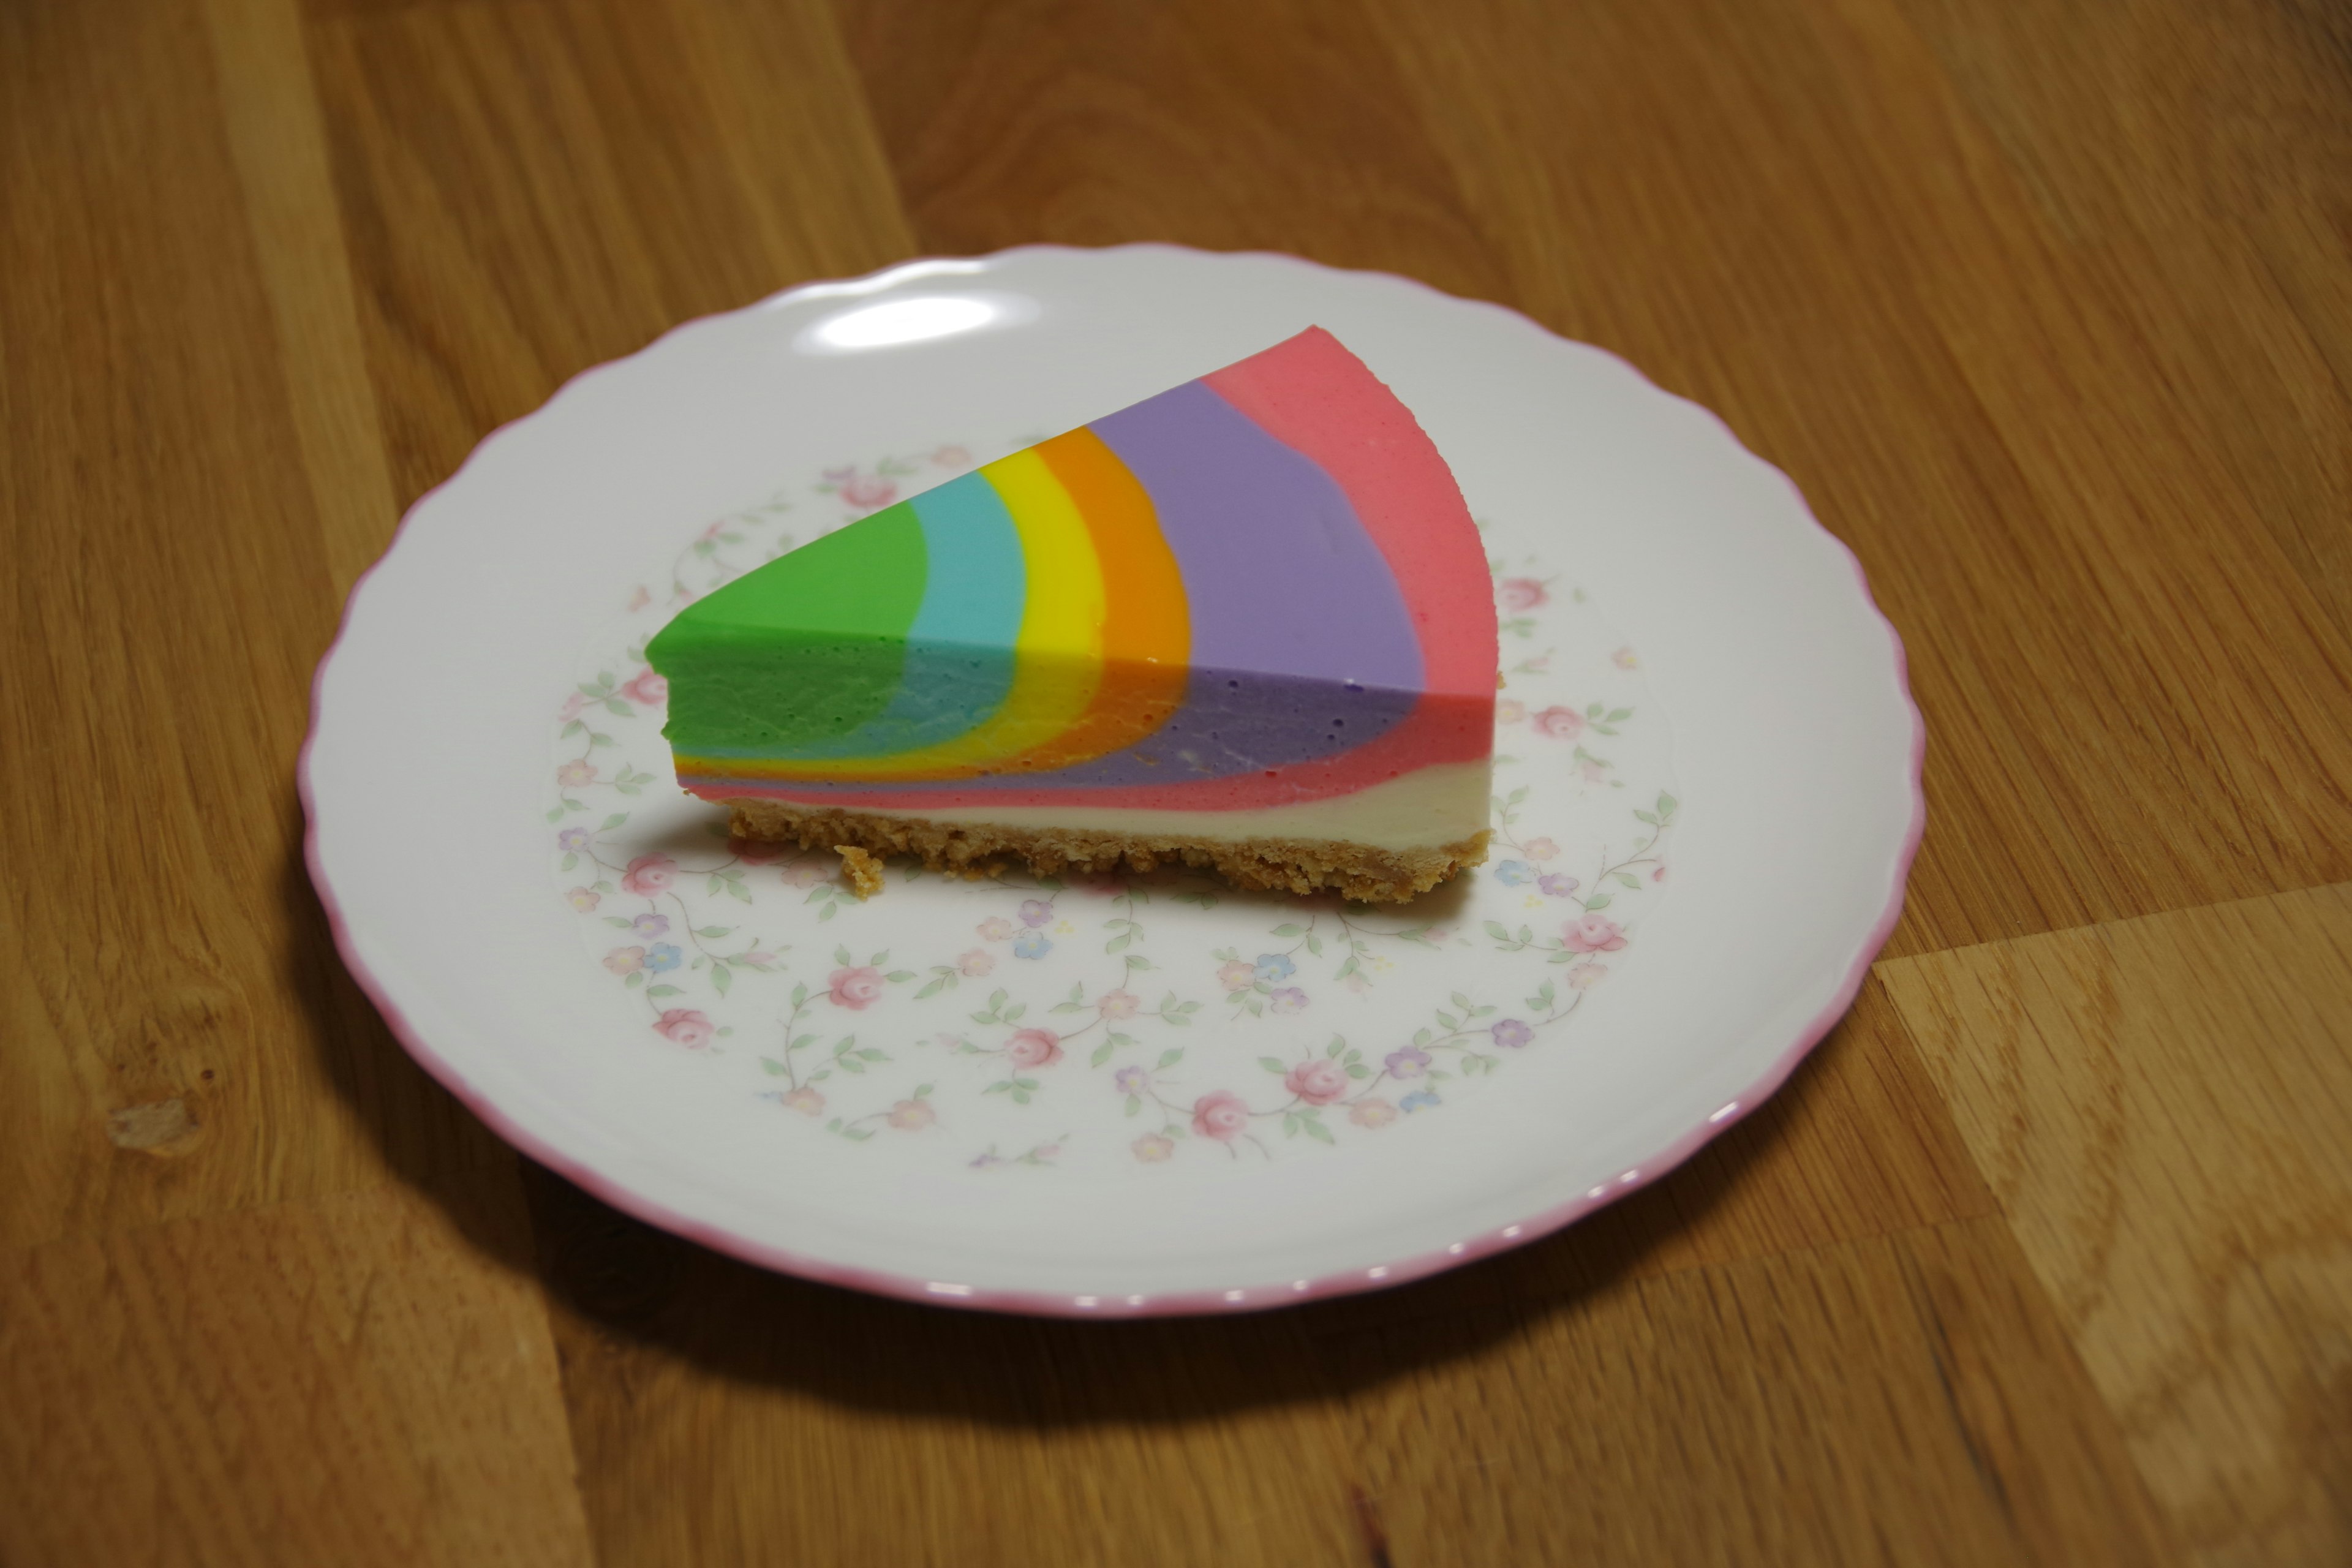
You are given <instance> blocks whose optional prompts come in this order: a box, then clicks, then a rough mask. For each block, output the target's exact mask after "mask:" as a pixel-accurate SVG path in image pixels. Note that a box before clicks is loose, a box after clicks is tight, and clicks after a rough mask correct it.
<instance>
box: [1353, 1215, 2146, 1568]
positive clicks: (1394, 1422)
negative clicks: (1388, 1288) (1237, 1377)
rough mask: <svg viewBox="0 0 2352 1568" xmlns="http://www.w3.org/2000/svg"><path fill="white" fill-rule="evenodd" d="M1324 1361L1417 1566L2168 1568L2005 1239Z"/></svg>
mask: <svg viewBox="0 0 2352 1568" xmlns="http://www.w3.org/2000/svg"><path fill="white" fill-rule="evenodd" d="M1492 1313H1493V1314H1497V1315H1499V1316H1500V1317H1501V1318H1502V1319H1503V1320H1504V1321H1502V1322H1500V1323H1497V1324H1496V1325H1495V1327H1496V1328H1498V1329H1502V1330H1504V1332H1503V1333H1502V1335H1501V1337H1500V1338H1498V1339H1497V1340H1496V1342H1495V1343H1494V1344H1493V1345H1492V1346H1491V1347H1489V1348H1486V1349H1483V1350H1480V1351H1478V1352H1474V1353H1473V1354H1471V1355H1470V1356H1468V1357H1466V1358H1465V1361H1464V1362H1463V1363H1459V1364H1455V1363H1447V1364H1445V1365H1444V1367H1443V1368H1442V1370H1439V1371H1435V1372H1427V1371H1416V1370H1407V1369H1411V1368H1412V1366H1413V1363H1414V1362H1415V1361H1416V1360H1417V1359H1418V1353H1417V1352H1420V1350H1421V1347H1422V1345H1423V1343H1424V1342H1429V1341H1436V1342H1459V1341H1461V1340H1463V1339H1465V1338H1467V1337H1469V1336H1470V1335H1471V1334H1474V1333H1475V1331H1476V1330H1477V1328H1478V1327H1479V1326H1480V1325H1478V1324H1475V1322H1472V1323H1465V1321H1463V1320H1462V1319H1459V1318H1455V1317H1451V1316H1449V1317H1444V1318H1439V1319H1430V1320H1421V1319H1408V1318H1404V1317H1402V1315H1401V1314H1400V1315H1399V1316H1398V1317H1397V1318H1396V1319H1394V1320H1392V1321H1391V1322H1390V1323H1388V1324H1386V1325H1384V1326H1383V1327H1381V1329H1379V1330H1378V1331H1370V1332H1366V1333H1362V1334H1358V1335H1350V1336H1347V1337H1345V1338H1342V1339H1339V1340H1337V1341H1334V1342H1330V1343H1329V1344H1328V1345H1327V1347H1326V1349H1325V1354H1326V1356H1327V1358H1328V1361H1329V1362H1330V1363H1331V1364H1333V1365H1334V1366H1335V1367H1337V1368H1340V1369H1344V1371H1342V1373H1340V1375H1342V1376H1343V1377H1344V1376H1348V1375H1350V1374H1352V1375H1353V1376H1356V1377H1360V1378H1362V1379H1365V1380H1367V1381H1370V1382H1372V1383H1373V1386H1372V1387H1371V1389H1370V1391H1369V1392H1367V1393H1365V1394H1361V1395H1360V1396H1358V1397H1357V1398H1356V1399H1355V1400H1354V1401H1353V1405H1354V1411H1355V1414H1356V1417H1357V1420H1358V1422H1359V1423H1360V1437H1359V1441H1360V1444H1361V1445H1362V1447H1363V1449H1364V1452H1365V1454H1366V1457H1367V1458H1366V1476H1367V1485H1368V1488H1369V1490H1370V1497H1371V1499H1372V1500H1373V1501H1374V1503H1375V1505H1376V1506H1377V1508H1378V1510H1379V1515H1380V1518H1381V1528H1382V1530H1383V1531H1384V1533H1385V1534H1386V1536H1387V1539H1388V1541H1389V1542H1390V1545H1391V1552H1392V1554H1393V1556H1394V1558H1395V1560H1396V1561H1398V1562H1403V1563H1463V1564H1487V1563H1493V1564H1509V1563H1588V1562H1628V1561H1631V1562H1665V1563H1728V1562H1767V1563H1874V1562H1887V1563H2016V1562H2039V1563H2088V1562H2103V1563H2105V1562H2112V1563H2147V1562H2160V1561H2165V1560H2166V1558H2165V1555H2164V1553H2163V1552H2162V1550H2161V1548H2160V1546H2159V1544H2158V1543H2159V1541H2160V1539H2161V1538H2160V1536H2159V1535H2158V1533H2157V1532H2156V1531H2154V1530H2152V1529H2151V1528H2150V1526H2151V1522H2152V1521H2151V1520H2150V1517H2149V1510H2148V1508H2147V1502H2146V1500H2145V1497H2144V1495H2143V1494H2142V1492H2141V1489H2140V1487H2139V1482H2138V1478H2137V1476H2135V1475H2134V1474H2133V1473H2132V1468H2131V1462H2130V1460H2129V1458H2127V1457H2126V1454H2125V1453H2124V1450H2123V1446H2122V1444H2121V1443H2120V1441H2119V1440H2118V1438H2117V1435H2116V1430H2115V1425H2114V1421H2113V1418H2112V1417H2111V1416H2110V1415H2108V1413H2107V1412H2106V1411H2105V1409H2104V1408H2103V1407H2101V1406H2099V1405H2098V1404H2097V1403H2096V1401H2095V1400H2092V1399H2088V1398H2086V1397H2085V1394H2086V1392H2087V1385H2086V1382H2085V1380H2084V1376H2083V1373H2082V1369H2081V1367H2080V1365H2079V1364H2078V1363H2076V1362H2075V1361H2074V1356H2073V1354H2072V1352H2071V1350H2070V1348H2069V1347H2068V1346H2067V1344H2066V1342H2065V1338H2064V1335H2063V1333H2062V1332H2061V1331H2059V1329H2058V1326H2057V1324H2056V1322H2055V1321H2053V1319H2052V1317H2051V1314H2050V1312H2049V1309H2048V1306H2047V1304H2046V1302H2045V1301H2044V1300H2042V1297H2041V1295H2040V1293H2039V1291H2038V1290H2036V1289H2035V1288H2034V1287H2033V1285H2032V1280H2031V1278H2030V1277H2029V1276H2028V1275H2027V1273H2026V1270H2025V1268H2024V1264H2023V1259H2022V1258H2020V1257H2019V1256H2018V1253H2017V1247H2016V1244H2015V1242H2014V1240H2013V1239H2012V1238H2011V1237H2010V1236H2009V1234H2008V1233H2007V1232H2006V1231H2005V1230H2004V1229H2003V1228H2002V1227H2001V1226H2000V1224H1999V1222H1998V1221H1995V1220H1979V1221H1971V1222H1965V1223H1961V1224H1957V1225H1953V1226H1936V1227H1927V1228H1923V1229H1920V1230H1915V1231H1911V1232H1907V1233H1906V1234H1905V1235H1903V1236H1901V1237H1887V1238H1880V1239H1874V1240H1870V1241H1864V1242H1857V1243H1853V1244H1851V1245H1847V1246H1843V1247H1830V1248H1825V1249H1822V1250H1818V1251H1811V1252H1802V1253H1795V1254H1790V1255H1787V1256H1784V1257H1782V1258H1776V1259H1772V1260H1769V1261H1749V1262H1743V1263H1738V1264H1733V1265H1729V1266H1726V1267H1722V1268H1706V1269H1700V1270H1694V1271H1688V1272H1684V1273H1679V1274H1674V1275H1669V1276H1666V1277H1664V1278H1663V1279H1653V1280H1639V1281H1633V1280H1616V1281H1610V1282H1596V1286H1595V1288H1594V1289H1591V1291H1590V1293H1588V1294H1586V1295H1585V1296H1583V1297H1581V1298H1580V1299H1577V1300H1572V1301H1570V1302H1569V1303H1567V1304H1566V1305H1565V1306H1563V1307H1561V1308H1560V1309H1559V1310H1550V1311H1540V1310H1539V1311H1533V1312H1530V1311H1528V1310H1526V1309H1525V1308H1496V1309H1493V1310H1492Z"/></svg>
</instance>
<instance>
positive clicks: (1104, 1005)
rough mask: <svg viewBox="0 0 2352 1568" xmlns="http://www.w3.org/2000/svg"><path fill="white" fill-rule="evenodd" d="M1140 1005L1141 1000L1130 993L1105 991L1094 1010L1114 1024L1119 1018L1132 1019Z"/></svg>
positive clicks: (1141, 1003)
mask: <svg viewBox="0 0 2352 1568" xmlns="http://www.w3.org/2000/svg"><path fill="white" fill-rule="evenodd" d="M1142 1005H1143V998H1142V997H1140V996H1138V995H1137V994H1135V993H1134V992H1132V991H1106V992H1104V993H1103V994H1102V1000H1101V1001H1099V1002H1097V1003H1096V1004H1095V1010H1096V1011H1097V1012H1098V1013H1100V1014H1101V1015H1102V1016H1104V1017H1106V1018H1108V1019H1110V1020H1111V1021H1112V1022H1114V1023H1116V1022H1117V1021H1118V1020H1119V1019H1121V1018H1132V1017H1134V1016H1135V1015H1136V1012H1137V1010H1138V1009H1139V1008H1140V1007H1141V1006H1142Z"/></svg>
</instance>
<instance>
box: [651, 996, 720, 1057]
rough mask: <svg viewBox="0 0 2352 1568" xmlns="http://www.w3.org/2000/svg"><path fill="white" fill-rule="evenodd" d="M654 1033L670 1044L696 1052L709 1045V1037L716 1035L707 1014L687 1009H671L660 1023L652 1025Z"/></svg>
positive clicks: (662, 1017)
mask: <svg viewBox="0 0 2352 1568" xmlns="http://www.w3.org/2000/svg"><path fill="white" fill-rule="evenodd" d="M654 1032H655V1033H656V1034H657V1035H661V1036H664V1037H667V1039H668V1040H669V1042H670V1044H672V1045H674V1046H684V1047H686V1048H687V1049H688V1050H689V1051H698V1050H700V1049H701V1048H702V1047H705V1046H707V1045H709V1043H710V1037H711V1036H712V1035H713V1034H714V1033H716V1031H715V1030H714V1029H712V1027H711V1025H710V1019H709V1016H708V1015H707V1014H702V1013H698V1012H695V1011H694V1010H693V1009H692V1008H689V1007H672V1008H671V1009H670V1010H669V1011H668V1012H667V1013H664V1014H663V1015H662V1016H661V1018H660V1021H659V1022H657V1023H656V1024H655V1025H654Z"/></svg>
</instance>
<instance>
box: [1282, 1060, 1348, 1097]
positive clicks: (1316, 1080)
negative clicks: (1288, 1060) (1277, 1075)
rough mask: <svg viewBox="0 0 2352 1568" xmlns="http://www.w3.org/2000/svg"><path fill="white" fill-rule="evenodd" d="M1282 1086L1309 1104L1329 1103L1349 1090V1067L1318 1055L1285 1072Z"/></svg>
mask: <svg viewBox="0 0 2352 1568" xmlns="http://www.w3.org/2000/svg"><path fill="white" fill-rule="evenodd" d="M1282 1087H1283V1088H1285V1089H1288V1090H1289V1091H1290V1092H1291V1093H1293V1094H1295V1095H1297V1097H1298V1098H1299V1099H1301V1100H1305V1101H1306V1102H1307V1104H1309V1105H1328V1104H1330V1103H1331V1102H1332V1101H1333V1100H1337V1099H1339V1097H1340V1096H1341V1095H1343V1094H1345V1093H1347V1092H1348V1069H1347V1068H1343V1067H1341V1066H1340V1065H1339V1063H1338V1062H1335V1061H1333V1060H1332V1059H1331V1058H1328V1057H1318V1058H1315V1059H1314V1060H1313V1061H1311V1062H1300V1063H1299V1064H1298V1065H1297V1067H1295V1068H1291V1069H1290V1071H1289V1072H1287V1073H1286V1074H1284V1075H1283V1079H1282Z"/></svg>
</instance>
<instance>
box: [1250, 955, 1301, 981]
mask: <svg viewBox="0 0 2352 1568" xmlns="http://www.w3.org/2000/svg"><path fill="white" fill-rule="evenodd" d="M1296 973H1298V965H1297V964H1295V963H1291V962H1290V955H1289V954H1288V953H1286V952H1261V953H1259V954H1258V955H1257V977H1258V979H1259V980H1260V981H1261V982H1263V983H1264V984H1267V985H1271V984H1274V983H1275V982H1276V981H1277V980H1287V979H1289V978H1290V977H1291V976H1292V975H1294V974H1296Z"/></svg>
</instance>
